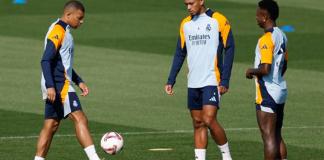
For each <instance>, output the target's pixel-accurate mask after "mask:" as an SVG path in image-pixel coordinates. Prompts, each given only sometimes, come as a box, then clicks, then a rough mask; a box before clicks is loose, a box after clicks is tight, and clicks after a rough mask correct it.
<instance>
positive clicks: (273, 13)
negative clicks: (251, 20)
mask: <svg viewBox="0 0 324 160" xmlns="http://www.w3.org/2000/svg"><path fill="white" fill-rule="evenodd" d="M259 8H261V9H264V10H266V11H268V13H269V14H270V18H271V20H273V21H276V20H277V18H278V17H279V6H278V4H277V2H276V1H274V0H262V1H260V2H259Z"/></svg>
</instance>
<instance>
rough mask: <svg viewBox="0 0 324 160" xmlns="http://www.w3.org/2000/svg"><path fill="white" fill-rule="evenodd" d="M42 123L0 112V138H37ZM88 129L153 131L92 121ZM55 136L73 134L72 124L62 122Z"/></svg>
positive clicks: (38, 118)
mask: <svg viewBox="0 0 324 160" xmlns="http://www.w3.org/2000/svg"><path fill="white" fill-rule="evenodd" d="M43 121H44V116H43V115H38V114H33V113H23V112H15V111H7V110H0V128H1V132H0V136H1V137H6V136H37V135H38V134H39V132H40V130H41V128H42V125H43ZM89 127H90V131H91V132H92V133H96V134H101V133H105V132H107V131H117V132H140V131H141V132H143V131H154V130H152V129H145V128H137V127H131V126H125V125H115V124H109V123H99V122H93V121H89ZM56 134H74V127H73V122H72V121H71V120H69V119H66V120H63V121H62V122H61V124H60V127H59V130H58V132H57V133H56Z"/></svg>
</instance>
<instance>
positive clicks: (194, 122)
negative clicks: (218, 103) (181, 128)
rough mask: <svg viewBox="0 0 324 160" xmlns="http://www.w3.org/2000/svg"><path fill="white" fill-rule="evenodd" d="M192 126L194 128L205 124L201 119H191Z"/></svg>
mask: <svg viewBox="0 0 324 160" xmlns="http://www.w3.org/2000/svg"><path fill="white" fill-rule="evenodd" d="M193 126H194V128H195V129H198V128H202V127H205V124H204V122H203V121H202V120H193Z"/></svg>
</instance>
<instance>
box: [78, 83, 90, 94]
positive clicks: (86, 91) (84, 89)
mask: <svg viewBox="0 0 324 160" xmlns="http://www.w3.org/2000/svg"><path fill="white" fill-rule="evenodd" d="M79 87H80V89H81V91H82V93H81V96H87V95H88V94H89V88H88V86H87V85H86V84H85V83H83V82H81V83H80V84H79Z"/></svg>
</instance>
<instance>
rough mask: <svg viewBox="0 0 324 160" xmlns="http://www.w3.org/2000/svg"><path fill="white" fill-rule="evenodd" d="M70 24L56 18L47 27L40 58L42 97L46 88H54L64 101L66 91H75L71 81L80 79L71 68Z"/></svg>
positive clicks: (72, 47) (45, 94)
mask: <svg viewBox="0 0 324 160" xmlns="http://www.w3.org/2000/svg"><path fill="white" fill-rule="evenodd" d="M70 28H71V27H70V26H69V25H68V24H66V23H65V22H63V21H61V20H59V19H58V20H57V21H55V22H54V23H52V25H51V26H50V27H49V29H48V32H47V34H46V37H45V47H44V54H43V57H42V60H41V66H42V79H41V88H42V93H43V99H46V98H47V88H51V87H53V88H55V90H56V92H59V94H60V95H61V100H62V103H64V101H65V98H66V96H67V94H68V92H75V90H74V88H73V87H72V84H71V82H72V81H73V82H75V83H76V84H79V83H81V82H83V81H82V79H81V78H80V77H79V76H78V75H77V73H76V72H75V71H74V70H73V68H72V66H73V54H74V52H73V51H74V43H73V37H72V35H71V33H70Z"/></svg>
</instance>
